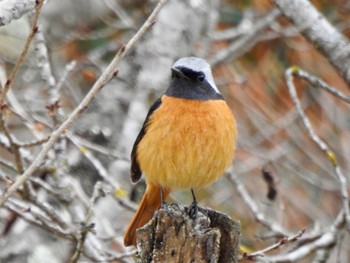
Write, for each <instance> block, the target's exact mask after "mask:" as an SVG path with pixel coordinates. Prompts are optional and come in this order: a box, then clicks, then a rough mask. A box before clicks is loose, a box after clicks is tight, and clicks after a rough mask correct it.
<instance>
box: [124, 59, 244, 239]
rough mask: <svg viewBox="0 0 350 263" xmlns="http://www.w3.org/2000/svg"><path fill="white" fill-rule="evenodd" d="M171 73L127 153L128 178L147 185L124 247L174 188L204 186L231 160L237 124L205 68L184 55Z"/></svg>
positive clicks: (207, 68)
mask: <svg viewBox="0 0 350 263" xmlns="http://www.w3.org/2000/svg"><path fill="white" fill-rule="evenodd" d="M171 73H172V74H171V81H170V85H169V88H168V89H167V90H166V92H165V94H164V95H163V96H162V97H161V98H159V99H158V100H157V101H156V102H155V103H154V104H153V105H152V106H151V108H150V110H149V112H148V114H147V117H146V120H145V122H144V124H143V127H142V129H141V131H140V133H139V135H138V136H137V138H136V141H135V144H134V146H133V149H132V152H131V180H132V182H134V183H136V182H138V181H139V180H140V178H141V175H142V173H144V174H145V176H146V184H147V187H146V191H145V193H144V195H143V197H142V200H141V203H140V205H139V207H138V210H137V212H136V214H135V216H134V218H133V219H132V221H131V223H130V225H129V227H128V228H127V230H126V233H125V236H124V244H125V246H130V245H136V229H137V228H140V227H142V226H143V225H145V224H146V223H147V222H148V221H149V220H150V219H151V218H152V216H153V214H154V212H155V211H156V210H157V209H159V207H160V205H161V202H162V201H163V200H165V199H166V198H167V196H168V195H169V193H170V192H171V191H172V190H173V189H191V190H192V189H193V188H197V187H204V186H207V185H209V184H211V183H212V182H214V181H215V180H216V179H217V178H218V177H219V176H221V175H222V174H223V172H224V171H225V169H226V168H227V167H228V166H229V165H230V164H231V162H232V160H233V156H234V148H235V145H236V135H237V128H236V121H235V119H234V116H233V114H232V111H231V110H230V108H229V107H228V106H227V104H226V102H225V100H224V98H223V97H222V95H221V94H220V92H219V90H218V88H217V87H216V85H215V83H214V79H213V76H212V72H211V69H210V66H209V64H208V63H207V62H206V61H205V60H203V59H201V58H196V57H185V58H181V59H179V60H178V61H176V62H175V64H174V65H173V67H172V68H171ZM192 193H193V190H192Z"/></svg>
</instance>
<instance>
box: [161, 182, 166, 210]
mask: <svg viewBox="0 0 350 263" xmlns="http://www.w3.org/2000/svg"><path fill="white" fill-rule="evenodd" d="M166 205H167V203H166V202H165V200H164V189H163V187H160V207H161V208H164V207H165V206H166Z"/></svg>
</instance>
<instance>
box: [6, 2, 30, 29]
mask: <svg viewBox="0 0 350 263" xmlns="http://www.w3.org/2000/svg"><path fill="white" fill-rule="evenodd" d="M35 3H36V1H35V0H3V1H1V2H0V26H3V25H6V24H8V23H10V22H11V21H12V20H14V19H18V18H21V17H22V16H23V15H25V14H26V13H29V12H31V11H33V10H34V8H35V5H36V4H35Z"/></svg>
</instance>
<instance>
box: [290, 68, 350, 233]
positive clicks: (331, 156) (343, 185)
mask: <svg viewBox="0 0 350 263" xmlns="http://www.w3.org/2000/svg"><path fill="white" fill-rule="evenodd" d="M298 71H299V68H298V67H290V68H288V69H287V70H286V72H285V78H286V83H287V87H288V90H289V94H290V96H291V98H292V100H293V103H294V106H295V108H296V110H297V112H298V114H299V116H300V118H301V120H302V122H303V124H304V126H305V128H306V130H307V132H308V134H309V136H310V138H311V139H312V141H313V142H314V143H315V144H316V145H317V146H318V147H319V148H320V149H321V151H322V152H323V153H324V154H325V155H326V156H327V158H328V160H329V161H330V162H331V164H332V165H333V168H334V172H335V174H336V175H337V177H338V181H339V183H340V191H341V196H342V202H343V209H344V213H345V218H346V221H347V225H348V227H349V228H350V208H349V195H348V190H347V180H346V177H345V175H344V174H343V172H342V170H341V168H340V166H339V164H338V161H337V156H336V154H335V153H334V152H333V151H332V150H331V149H330V148H329V147H328V145H327V144H326V143H325V142H324V141H323V140H322V139H321V138H320V137H319V136H318V135H317V134H316V132H315V130H314V129H313V127H312V125H311V122H310V120H309V118H308V117H307V116H306V114H305V112H304V110H303V108H302V106H301V103H300V101H299V99H298V96H297V92H296V89H295V86H294V83H293V76H298V74H297V72H298ZM303 75H305V74H303ZM320 82H321V81H318V83H320ZM324 86H325V85H322V86H320V87H322V88H324ZM333 89H334V88H332V87H330V86H329V87H328V88H327V89H326V90H327V91H328V92H330V90H333ZM331 94H333V95H335V94H338V95H339V93H335V92H334V90H333V92H331ZM338 95H336V96H337V97H338ZM341 98H343V99H344V96H342V97H341Z"/></svg>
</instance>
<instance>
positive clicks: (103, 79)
mask: <svg viewBox="0 0 350 263" xmlns="http://www.w3.org/2000/svg"><path fill="white" fill-rule="evenodd" d="M167 1H168V0H160V1H159V3H158V5H157V6H156V7H155V9H154V10H153V12H152V14H151V15H150V16H149V17H148V19H147V20H146V22H145V23H144V24H143V26H142V27H141V28H140V29H139V31H138V32H137V33H136V34H135V35H134V36H133V37H132V38H131V39H130V41H129V42H128V43H127V44H126V45H125V46H124V47H123V48H121V49H120V50H119V51H118V52H117V54H116V55H115V57H114V58H113V60H112V61H111V62H110V64H109V65H108V67H107V68H106V70H105V71H104V72H103V73H102V75H101V76H100V77H99V78H98V80H97V81H96V82H95V84H94V85H93V87H92V88H91V90H90V91H89V92H88V94H87V95H86V96H85V97H84V99H83V100H82V101H81V103H80V104H79V105H78V106H77V107H76V108H75V109H74V111H73V112H72V113H71V115H70V116H69V117H68V118H67V119H66V120H65V121H64V122H63V123H62V124H61V125H60V126H59V127H58V128H57V130H55V131H54V132H53V133H52V134H51V136H50V139H49V140H48V141H47V143H46V144H45V145H44V146H43V148H42V150H41V151H40V152H39V154H38V155H37V157H36V158H35V159H34V161H33V162H32V164H31V165H30V166H29V167H28V168H27V170H26V171H25V172H24V173H23V174H22V175H21V176H19V177H18V178H17V179H16V181H15V182H14V184H13V185H11V187H10V188H8V189H7V191H6V192H5V193H3V194H2V195H1V196H0V206H2V205H3V203H4V202H5V201H6V200H7V199H8V198H9V197H10V196H11V195H12V194H13V193H14V192H16V191H17V189H18V188H19V187H21V186H22V185H23V184H24V182H25V181H26V180H27V179H28V178H29V177H30V176H31V175H32V174H33V173H34V172H35V171H36V170H37V169H38V168H39V167H40V166H41V163H42V161H43V160H44V158H45V156H46V154H47V153H48V151H49V150H50V149H51V148H52V147H53V145H54V143H55V142H56V141H57V139H58V138H59V137H60V136H61V135H62V133H64V132H65V130H66V129H67V128H68V127H69V126H70V125H71V124H72V123H73V122H74V121H75V120H76V119H77V118H78V116H79V115H80V114H81V113H82V112H83V111H84V110H85V108H86V107H87V106H88V105H89V103H90V102H91V100H92V99H93V98H94V97H95V96H96V94H97V92H98V91H99V90H100V89H101V88H102V87H103V86H104V85H105V84H106V83H107V82H108V81H110V80H111V78H113V77H114V76H115V74H116V72H117V71H116V66H117V64H118V62H119V61H120V60H121V59H122V58H123V57H124V56H125V54H126V53H128V51H130V49H132V48H133V47H134V46H135V44H136V43H137V42H138V41H139V39H140V38H141V37H142V36H143V35H144V34H145V33H146V32H147V30H148V29H150V28H151V27H152V25H153V24H154V21H155V17H156V16H157V14H158V12H159V11H160V9H161V8H162V7H163V5H164V4H165V3H166V2H167Z"/></svg>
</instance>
